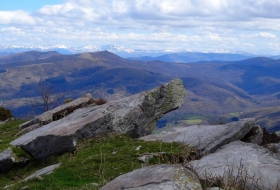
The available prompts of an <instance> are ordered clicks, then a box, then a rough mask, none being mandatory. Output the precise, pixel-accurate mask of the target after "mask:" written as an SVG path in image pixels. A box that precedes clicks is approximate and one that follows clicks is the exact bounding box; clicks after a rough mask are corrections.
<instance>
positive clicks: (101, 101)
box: [94, 98, 107, 105]
mask: <svg viewBox="0 0 280 190" xmlns="http://www.w3.org/2000/svg"><path fill="white" fill-rule="evenodd" d="M94 102H95V103H96V105H102V104H106V103H107V101H106V100H105V99H103V98H97V99H95V100H94Z"/></svg>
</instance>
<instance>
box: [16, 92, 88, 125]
mask: <svg viewBox="0 0 280 190" xmlns="http://www.w3.org/2000/svg"><path fill="white" fill-rule="evenodd" d="M91 103H93V101H92V96H91V95H90V94H86V95H84V96H82V97H80V98H77V99H76V100H73V101H71V102H68V103H65V104H62V105H61V106H58V107H56V108H54V109H52V110H49V111H47V112H44V113H42V114H41V115H39V116H36V117H35V118H34V119H32V120H30V121H27V122H25V123H23V124H21V125H20V126H19V129H20V130H22V129H25V128H27V127H33V129H34V128H37V127H39V126H42V125H46V124H48V123H50V122H52V121H56V120H58V119H61V118H63V117H65V116H66V115H68V114H70V113H72V112H73V111H74V110H76V109H78V108H82V107H85V106H87V105H89V104H91Z"/></svg>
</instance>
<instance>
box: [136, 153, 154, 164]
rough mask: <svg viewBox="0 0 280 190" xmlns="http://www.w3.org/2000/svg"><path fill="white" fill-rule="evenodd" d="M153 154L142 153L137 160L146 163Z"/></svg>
mask: <svg viewBox="0 0 280 190" xmlns="http://www.w3.org/2000/svg"><path fill="white" fill-rule="evenodd" d="M153 157H154V156H153V155H152V154H147V155H143V156H140V157H138V160H139V161H141V162H143V163H147V162H149V160H150V159H152V158H153Z"/></svg>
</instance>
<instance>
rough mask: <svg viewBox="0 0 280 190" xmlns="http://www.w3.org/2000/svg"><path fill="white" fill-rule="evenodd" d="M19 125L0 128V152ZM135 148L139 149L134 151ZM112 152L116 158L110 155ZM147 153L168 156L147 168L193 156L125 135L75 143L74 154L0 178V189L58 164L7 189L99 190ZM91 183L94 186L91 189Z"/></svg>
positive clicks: (176, 147) (180, 149)
mask: <svg viewBox="0 0 280 190" xmlns="http://www.w3.org/2000/svg"><path fill="white" fill-rule="evenodd" d="M19 123H20V121H15V122H12V123H10V124H6V125H0V130H1V131H0V132H1V134H2V133H3V131H6V133H5V134H4V135H3V136H1V138H2V139H4V143H3V144H2V143H1V150H2V149H4V148H7V146H8V142H10V141H11V140H12V139H14V134H15V133H16V132H17V126H18V124H19ZM138 146H142V147H141V148H140V150H139V151H136V150H135V148H136V147H138ZM13 149H17V148H13ZM114 151H115V152H116V154H114V155H113V154H112V152H114ZM147 152H149V153H151V152H166V153H167V155H168V156H161V157H155V158H153V159H152V160H150V162H149V164H157V163H178V162H179V161H178V159H179V157H180V158H187V157H189V156H191V155H194V151H193V150H191V149H190V148H189V147H188V146H185V145H181V144H179V143H162V142H158V141H156V142H144V141H141V140H136V139H131V138H129V137H128V136H126V135H116V136H111V137H106V138H98V139H92V140H83V141H80V142H79V143H78V147H77V150H76V151H75V152H73V153H66V154H63V155H59V156H53V157H52V158H50V159H49V160H48V161H47V162H45V163H38V162H36V161H35V160H31V162H30V163H29V164H28V165H27V166H26V167H25V168H19V167H16V168H13V169H12V170H11V171H10V172H9V173H8V174H0V179H1V180H0V188H3V187H4V186H6V185H9V184H14V183H17V182H19V181H20V180H22V179H24V178H25V177H28V176H29V175H30V174H32V173H34V172H35V171H37V170H39V169H41V168H44V167H46V166H49V165H52V164H56V163H58V162H60V163H62V165H61V166H60V167H59V168H58V169H56V170H55V172H54V173H52V174H50V175H45V176H42V177H43V180H39V179H37V178H36V179H33V180H30V181H28V182H24V183H19V184H17V185H15V186H12V187H11V188H10V189H21V188H22V187H24V186H28V187H29V189H99V188H100V187H101V186H103V185H104V184H106V183H107V182H108V181H111V180H112V179H114V178H116V177H117V176H119V175H121V174H124V173H127V172H130V171H132V170H134V169H136V168H140V167H142V166H143V165H145V164H142V163H141V162H140V161H138V159H137V158H138V157H139V156H140V155H141V154H143V153H147ZM16 154H17V155H19V154H20V155H21V156H22V154H23V153H22V152H21V151H16ZM146 165H147V164H146ZM93 183H96V184H98V186H94V185H93Z"/></svg>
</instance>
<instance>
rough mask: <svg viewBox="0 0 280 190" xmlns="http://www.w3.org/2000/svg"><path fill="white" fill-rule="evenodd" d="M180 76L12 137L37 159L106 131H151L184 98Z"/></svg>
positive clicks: (138, 133) (139, 133)
mask: <svg viewBox="0 0 280 190" xmlns="http://www.w3.org/2000/svg"><path fill="white" fill-rule="evenodd" d="M185 95H186V90H185V88H184V85H183V83H182V81H181V80H179V79H177V80H173V81H171V82H169V83H167V84H165V85H162V86H161V87H158V88H155V89H153V90H150V91H145V92H141V93H139V94H135V95H133V96H130V97H127V98H124V99H120V100H117V101H112V102H109V103H106V104H103V105H99V106H88V107H85V108H81V109H78V110H75V111H74V112H73V113H71V114H69V115H68V116H66V117H64V118H62V119H60V120H57V121H53V122H51V123H49V124H47V125H44V126H42V127H40V128H37V129H35V130H33V131H30V132H29V133H26V134H24V135H23V136H21V137H19V138H17V139H16V140H14V141H12V142H11V143H10V144H11V145H14V146H19V147H21V148H22V149H24V150H25V151H27V152H28V153H29V154H31V155H32V156H33V157H34V158H36V159H37V160H45V159H47V158H48V157H49V156H51V155H53V154H59V153H63V152H66V151H73V150H74V149H75V146H76V142H77V139H83V138H91V137H97V136H104V135H108V134H129V135H130V136H131V137H133V138H138V137H141V136H145V135H148V134H151V133H152V131H153V129H154V127H155V124H156V121H157V120H158V119H159V118H160V117H162V116H163V115H164V114H165V113H167V112H170V111H172V110H174V109H177V108H178V107H179V106H181V105H182V104H183V102H184V96H185Z"/></svg>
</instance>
